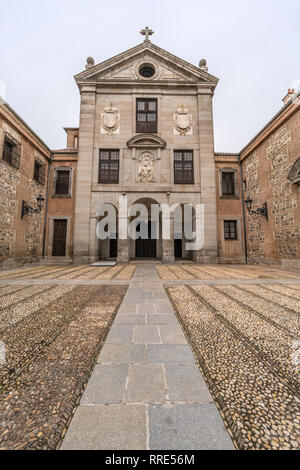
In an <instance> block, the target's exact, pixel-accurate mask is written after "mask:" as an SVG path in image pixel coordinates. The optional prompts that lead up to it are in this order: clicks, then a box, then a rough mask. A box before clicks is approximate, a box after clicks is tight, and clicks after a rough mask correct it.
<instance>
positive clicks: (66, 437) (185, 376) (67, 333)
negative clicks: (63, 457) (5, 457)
mask: <svg viewBox="0 0 300 470" xmlns="http://www.w3.org/2000/svg"><path fill="white" fill-rule="evenodd" d="M299 300H300V275H299V274H298V273H295V272H287V271H281V270H279V269H277V268H276V267H261V266H259V267H257V266H197V265H195V264H177V265H173V266H164V265H157V266H155V265H153V264H152V265H151V264H148V265H147V264H141V265H138V266H135V265H131V264H130V265H123V266H121V265H117V266H115V267H91V266H76V267H74V266H68V267H62V266H60V267H59V266H38V267H29V268H23V269H18V270H11V271H6V272H1V273H0V341H2V342H3V343H4V344H5V347H6V362H5V363H4V364H2V365H1V364H0V449H55V448H62V449H120V450H121V449H153V450H156V449H184V450H189V449H191V450H193V449H232V448H234V447H235V448H239V449H298V448H299V446H300V443H299V435H300V397H299V355H298V354H297V350H298V349H299V344H298V340H299V339H300V334H299V330H300V319H299V316H300V302H299ZM119 307H120V308H119ZM117 312H118V314H117V316H116V313H117ZM74 413H75V414H74Z"/></svg>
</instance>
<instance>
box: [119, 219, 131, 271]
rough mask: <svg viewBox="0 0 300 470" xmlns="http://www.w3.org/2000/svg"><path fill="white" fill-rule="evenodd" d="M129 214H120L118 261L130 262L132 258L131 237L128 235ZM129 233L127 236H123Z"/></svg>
mask: <svg viewBox="0 0 300 470" xmlns="http://www.w3.org/2000/svg"><path fill="white" fill-rule="evenodd" d="M128 223H129V219H128V216H127V215H126V216H125V215H124V216H122V215H119V240H118V258H117V261H118V263H128V262H129V260H130V239H129V237H128ZM122 234H123V236H124V235H125V234H127V238H123V236H122Z"/></svg>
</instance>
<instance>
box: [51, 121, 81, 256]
mask: <svg viewBox="0 0 300 470" xmlns="http://www.w3.org/2000/svg"><path fill="white" fill-rule="evenodd" d="M65 130H66V133H67V148H66V149H62V150H56V151H55V152H54V153H53V156H52V160H51V168H50V177H49V178H50V181H49V197H48V211H47V238H46V247H47V249H46V259H47V261H48V262H55V263H58V262H63V263H72V261H73V253H74V245H73V238H74V216H75V196H76V168H77V153H78V128H71V129H70V128H66V129H65ZM58 171H68V172H69V190H68V192H67V194H57V193H56V177H57V172H58ZM58 220H66V221H67V231H66V246H65V257H59V258H58V257H56V256H53V236H54V225H55V221H58Z"/></svg>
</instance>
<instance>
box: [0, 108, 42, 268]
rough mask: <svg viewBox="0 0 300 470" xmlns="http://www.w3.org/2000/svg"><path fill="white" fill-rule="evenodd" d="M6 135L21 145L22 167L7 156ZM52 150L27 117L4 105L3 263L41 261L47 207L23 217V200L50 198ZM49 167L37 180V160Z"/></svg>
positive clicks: (0, 171)
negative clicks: (42, 142)
mask: <svg viewBox="0 0 300 470" xmlns="http://www.w3.org/2000/svg"><path fill="white" fill-rule="evenodd" d="M5 135H7V136H10V137H12V138H13V139H14V141H17V142H18V143H19V144H20V145H21V158H20V168H18V169H17V168H15V167H13V166H12V165H10V164H9V163H7V162H6V161H4V160H3V148H4V139H5ZM49 158H50V151H48V150H46V149H45V148H43V146H41V145H39V142H38V139H37V138H36V136H34V135H32V134H31V132H30V130H29V129H28V128H26V126H25V125H24V123H23V121H22V120H20V119H18V117H17V116H16V115H15V114H14V113H13V112H12V111H11V110H10V109H7V108H6V106H4V105H1V109H0V265H4V266H7V265H14V264H16V263H25V262H33V261H38V259H39V257H40V256H41V254H42V241H43V228H44V210H43V211H42V213H41V214H29V215H28V216H25V218H24V219H23V220H22V219H21V209H22V200H25V201H26V202H27V203H28V204H29V205H31V206H32V207H34V208H35V207H37V201H36V198H37V197H38V196H39V195H40V194H42V195H43V196H44V198H46V188H47V168H48V161H49ZM36 159H37V160H39V161H40V162H41V163H42V164H43V165H45V169H46V178H45V184H44V185H41V184H39V183H37V182H36V181H34V180H33V172H34V162H35V160H36Z"/></svg>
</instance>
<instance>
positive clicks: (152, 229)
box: [130, 198, 162, 259]
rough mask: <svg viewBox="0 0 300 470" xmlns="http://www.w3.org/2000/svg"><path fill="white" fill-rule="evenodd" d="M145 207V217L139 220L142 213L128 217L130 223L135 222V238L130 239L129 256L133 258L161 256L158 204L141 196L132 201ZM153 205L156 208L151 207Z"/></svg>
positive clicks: (155, 257)
mask: <svg viewBox="0 0 300 470" xmlns="http://www.w3.org/2000/svg"><path fill="white" fill-rule="evenodd" d="M140 204H142V205H143V206H144V207H145V211H146V219H145V220H140V219H141V217H142V215H143V214H142V213H141V212H138V213H137V214H134V215H133V216H132V217H130V223H134V222H135V223H136V231H137V239H136V240H131V242H130V243H131V250H130V251H131V257H132V258H135V259H157V258H161V256H162V255H161V214H160V212H159V204H158V202H157V201H155V200H154V199H151V198H142V199H139V200H137V201H136V202H135V203H134V206H135V205H140ZM152 206H155V207H156V209H153V207H152Z"/></svg>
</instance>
